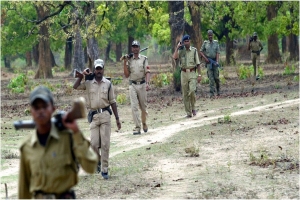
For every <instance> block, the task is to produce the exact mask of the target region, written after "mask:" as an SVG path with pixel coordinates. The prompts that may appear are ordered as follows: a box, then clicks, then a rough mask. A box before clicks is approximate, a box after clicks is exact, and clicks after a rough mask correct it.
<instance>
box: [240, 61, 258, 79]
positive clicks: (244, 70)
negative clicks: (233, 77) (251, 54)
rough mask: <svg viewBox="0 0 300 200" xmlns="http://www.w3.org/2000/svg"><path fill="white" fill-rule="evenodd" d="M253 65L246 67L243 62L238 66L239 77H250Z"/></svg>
mask: <svg viewBox="0 0 300 200" xmlns="http://www.w3.org/2000/svg"><path fill="white" fill-rule="evenodd" d="M253 70H254V69H253V66H252V65H251V66H250V67H246V66H244V65H243V64H242V65H241V66H240V67H238V69H237V75H238V77H239V79H241V80H243V79H246V78H250V76H251V73H252V74H253Z"/></svg>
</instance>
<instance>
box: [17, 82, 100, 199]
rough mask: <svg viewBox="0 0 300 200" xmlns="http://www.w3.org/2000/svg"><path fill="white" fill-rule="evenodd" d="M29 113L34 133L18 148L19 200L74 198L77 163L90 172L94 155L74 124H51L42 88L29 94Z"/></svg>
mask: <svg viewBox="0 0 300 200" xmlns="http://www.w3.org/2000/svg"><path fill="white" fill-rule="evenodd" d="M30 106H31V107H30V111H31V115H32V117H33V120H34V122H35V124H36V131H35V133H34V134H31V135H29V136H28V137H27V138H26V139H25V140H24V141H23V142H22V143H21V146H20V172H19V187H18V198H19V199H31V198H36V199H49V198H62V199H74V198H75V193H74V191H73V190H71V188H72V187H73V186H75V185H76V184H77V183H78V168H77V162H76V161H75V159H76V160H77V161H78V162H79V164H80V166H81V167H82V168H83V169H84V170H85V171H86V172H88V173H94V172H95V170H96V166H97V162H98V159H97V155H96V154H95V152H94V151H93V150H92V149H91V148H89V147H90V143H89V141H88V140H87V139H86V138H85V137H84V136H83V134H82V132H81V131H80V130H79V128H78V126H77V123H76V121H75V120H74V121H71V122H70V121H66V119H65V116H66V115H65V116H64V117H63V119H62V122H63V125H64V126H65V127H66V128H67V129H65V130H62V131H60V130H58V129H57V127H56V126H55V125H54V123H53V122H52V121H51V117H52V114H53V113H54V111H55V106H54V102H53V97H52V94H51V92H50V90H49V89H48V88H46V87H44V86H39V87H37V88H35V89H34V90H33V91H32V92H31V94H30Z"/></svg>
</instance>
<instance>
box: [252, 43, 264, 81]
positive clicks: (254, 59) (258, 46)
mask: <svg viewBox="0 0 300 200" xmlns="http://www.w3.org/2000/svg"><path fill="white" fill-rule="evenodd" d="M261 48H263V47H262V44H261V42H260V41H259V40H256V41H254V40H253V41H252V42H250V50H251V60H252V64H253V68H254V77H255V76H256V68H257V67H259V64H260V55H257V52H259V51H260V49H261Z"/></svg>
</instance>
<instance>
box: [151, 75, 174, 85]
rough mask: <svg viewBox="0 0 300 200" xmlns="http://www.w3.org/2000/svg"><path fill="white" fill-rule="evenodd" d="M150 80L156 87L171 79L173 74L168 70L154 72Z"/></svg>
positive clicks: (166, 83)
mask: <svg viewBox="0 0 300 200" xmlns="http://www.w3.org/2000/svg"><path fill="white" fill-rule="evenodd" d="M151 81H152V83H153V84H154V85H155V86H156V87H163V86H165V85H169V84H170V83H171V82H172V81H173V75H172V74H171V73H170V72H167V73H159V74H155V75H153V76H152V78H151Z"/></svg>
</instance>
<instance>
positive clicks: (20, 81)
mask: <svg viewBox="0 0 300 200" xmlns="http://www.w3.org/2000/svg"><path fill="white" fill-rule="evenodd" d="M27 82H28V77H27V75H26V74H23V73H21V74H19V75H18V76H17V77H15V78H13V79H11V80H10V82H9V84H8V85H7V87H8V88H9V89H11V91H12V92H14V93H24V91H25V86H26V84H27Z"/></svg>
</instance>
